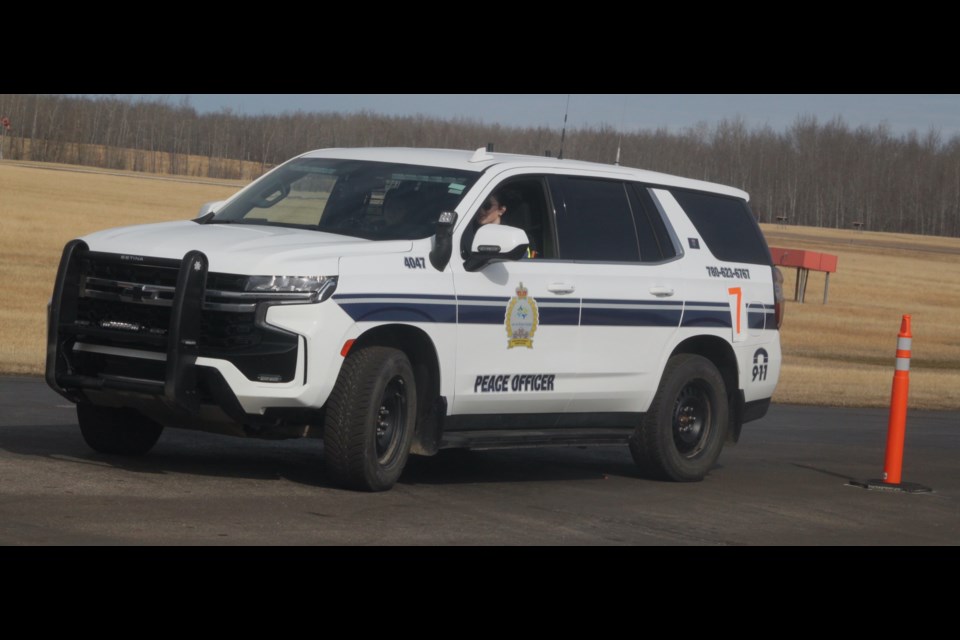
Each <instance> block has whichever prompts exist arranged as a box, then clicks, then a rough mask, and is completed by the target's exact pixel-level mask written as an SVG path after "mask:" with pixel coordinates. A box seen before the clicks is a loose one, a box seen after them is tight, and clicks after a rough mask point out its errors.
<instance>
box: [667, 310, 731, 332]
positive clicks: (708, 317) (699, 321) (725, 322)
mask: <svg viewBox="0 0 960 640" xmlns="http://www.w3.org/2000/svg"><path fill="white" fill-rule="evenodd" d="M680 326H681V327H725V328H730V327H731V326H732V325H731V324H730V311H729V309H724V310H713V309H710V310H707V309H689V308H687V309H684V310H683V322H681V323H680Z"/></svg>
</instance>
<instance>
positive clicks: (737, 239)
mask: <svg viewBox="0 0 960 640" xmlns="http://www.w3.org/2000/svg"><path fill="white" fill-rule="evenodd" d="M670 193H672V194H673V197H674V198H676V199H677V202H679V203H680V206H681V207H683V210H684V211H686V212H687V215H688V216H689V217H690V221H691V222H693V226H695V227H696V228H697V231H699V232H700V235H701V236H702V237H703V239H704V241H705V242H706V243H707V246H708V247H709V248H710V251H711V252H713V255H715V256H716V257H717V258H719V259H720V260H725V261H728V262H749V263H752V264H771V262H772V260H771V258H770V251H769V250H768V249H767V243H766V241H765V240H764V239H763V235H762V234H761V233H760V226H759V225H758V224H757V221H756V219H755V218H754V217H753V213H752V212H751V211H750V208H749V207H748V206H747V203H746V202H745V201H743V200H740V199H738V198H729V197H726V196H719V195H715V194H710V193H700V192H697V191H681V190H679V189H673V190H671V191H670Z"/></svg>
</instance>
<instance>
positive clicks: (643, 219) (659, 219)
mask: <svg viewBox="0 0 960 640" xmlns="http://www.w3.org/2000/svg"><path fill="white" fill-rule="evenodd" d="M627 192H628V194H629V196H630V208H631V209H633V219H634V221H635V222H636V225H637V239H638V241H639V243H640V261H641V262H661V261H663V260H669V259H670V258H673V257H675V256H676V255H677V250H676V249H675V248H674V246H673V242H672V241H671V240H670V233H669V232H668V231H667V225H666V223H665V222H664V220H663V216H661V215H660V211H659V210H658V209H657V207H656V205H655V204H654V203H653V199H652V198H651V197H650V192H649V191H647V189H646V188H645V187H644V186H643V185H640V184H630V185H629V187H628V189H627Z"/></svg>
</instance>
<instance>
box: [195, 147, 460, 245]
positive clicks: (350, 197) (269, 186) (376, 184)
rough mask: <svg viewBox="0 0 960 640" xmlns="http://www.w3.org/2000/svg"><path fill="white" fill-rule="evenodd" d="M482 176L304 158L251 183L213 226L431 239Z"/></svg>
mask: <svg viewBox="0 0 960 640" xmlns="http://www.w3.org/2000/svg"><path fill="white" fill-rule="evenodd" d="M478 175H479V174H478V173H474V172H467V171H458V170H455V169H442V168H436V167H423V166H418V165H408V164H395V163H385V162H368V161H362V160H335V159H329V158H298V159H296V160H292V161H290V162H288V163H286V164H284V165H283V166H281V167H280V168H278V169H276V170H275V171H273V172H271V173H269V174H267V175H266V176H264V177H263V178H261V179H259V180H257V181H256V182H254V183H252V184H251V185H249V186H248V187H247V188H245V189H244V190H243V191H242V192H240V194H239V195H238V196H237V198H236V199H235V200H234V201H233V202H231V203H230V204H229V205H227V206H226V207H224V208H223V209H222V210H220V211H219V212H218V213H217V215H216V217H215V218H214V219H213V220H212V222H213V223H223V224H228V223H230V224H258V225H280V226H294V227H300V228H304V229H314V230H317V231H328V232H331V233H338V234H343V235H348V236H359V237H361V238H369V239H371V240H396V239H401V238H402V239H414V238H426V237H428V236H431V235H433V234H434V233H435V231H436V222H437V218H439V217H440V212H442V211H448V210H452V209H454V208H455V207H456V206H457V204H458V203H459V202H460V200H461V199H462V198H463V194H464V193H465V192H466V191H467V190H468V189H469V188H470V186H471V185H472V184H473V183H474V182H475V181H476V179H477V176H478Z"/></svg>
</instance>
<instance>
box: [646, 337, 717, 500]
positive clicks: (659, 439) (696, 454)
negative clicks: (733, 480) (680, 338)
mask: <svg viewBox="0 0 960 640" xmlns="http://www.w3.org/2000/svg"><path fill="white" fill-rule="evenodd" d="M729 419H730V418H729V407H728V403H727V391H726V385H725V384H724V382H723V377H722V376H721V375H720V372H719V371H717V368H716V367H715V366H714V364H713V363H712V362H710V361H709V360H707V359H706V358H704V357H702V356H698V355H693V354H685V353H684V354H679V355H676V356H674V357H672V358H671V359H670V360H669V361H668V362H667V366H666V369H664V372H663V378H662V379H661V381H660V387H659V389H657V394H656V396H654V399H653V402H652V403H651V404H650V410H649V411H648V412H647V413H646V414H645V415H644V417H643V420H642V421H641V423H640V426H639V427H637V430H636V431H635V432H634V434H633V437H631V438H630V453H631V454H633V459H634V461H635V462H636V463H637V465H638V466H639V467H640V468H641V470H642V471H643V472H644V473H645V474H646V475H649V476H652V477H656V478H662V479H666V480H674V481H677V482H696V481H699V480H702V479H703V478H704V477H705V476H706V475H707V473H708V472H709V471H710V468H711V467H713V465H714V463H716V461H717V458H719V457H720V451H721V449H722V448H723V443H724V440H725V439H726V437H727V428H728V423H729Z"/></svg>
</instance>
